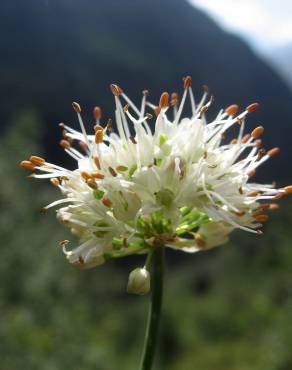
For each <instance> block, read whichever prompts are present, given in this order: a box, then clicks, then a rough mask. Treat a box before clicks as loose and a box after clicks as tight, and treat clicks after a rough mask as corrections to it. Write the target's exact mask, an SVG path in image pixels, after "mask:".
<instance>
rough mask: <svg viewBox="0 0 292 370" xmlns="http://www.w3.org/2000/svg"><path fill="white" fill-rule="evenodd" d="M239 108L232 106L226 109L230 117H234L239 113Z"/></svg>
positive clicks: (235, 105)
mask: <svg viewBox="0 0 292 370" xmlns="http://www.w3.org/2000/svg"><path fill="white" fill-rule="evenodd" d="M238 109H239V106H238V105H237V104H232V105H230V106H229V107H227V108H226V109H225V113H227V114H228V115H229V116H231V117H233V116H235V115H236V113H237V112H238Z"/></svg>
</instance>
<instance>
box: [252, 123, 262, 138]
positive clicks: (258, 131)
mask: <svg viewBox="0 0 292 370" xmlns="http://www.w3.org/2000/svg"><path fill="white" fill-rule="evenodd" d="M264 130H265V129H264V128H263V126H258V127H256V128H255V129H254V130H253V131H252V133H251V136H252V137H253V138H255V139H257V138H258V137H260V136H261V135H262V134H263V132H264Z"/></svg>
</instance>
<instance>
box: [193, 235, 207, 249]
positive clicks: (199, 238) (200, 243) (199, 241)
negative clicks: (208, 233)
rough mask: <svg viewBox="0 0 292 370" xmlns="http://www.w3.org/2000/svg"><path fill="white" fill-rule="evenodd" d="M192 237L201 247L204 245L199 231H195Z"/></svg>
mask: <svg viewBox="0 0 292 370" xmlns="http://www.w3.org/2000/svg"><path fill="white" fill-rule="evenodd" d="M194 237H195V240H196V242H197V244H198V246H199V247H201V248H204V247H206V242H205V241H204V240H203V239H202V237H201V235H200V234H199V233H195V235H194Z"/></svg>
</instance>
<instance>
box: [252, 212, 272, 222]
mask: <svg viewBox="0 0 292 370" xmlns="http://www.w3.org/2000/svg"><path fill="white" fill-rule="evenodd" d="M253 218H254V219H255V220H256V221H258V222H266V221H268V219H269V216H268V215H265V214H261V215H255V216H253Z"/></svg>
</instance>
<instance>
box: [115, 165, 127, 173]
mask: <svg viewBox="0 0 292 370" xmlns="http://www.w3.org/2000/svg"><path fill="white" fill-rule="evenodd" d="M116 170H117V171H119V172H125V171H128V167H126V166H122V165H121V166H117V167H116Z"/></svg>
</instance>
